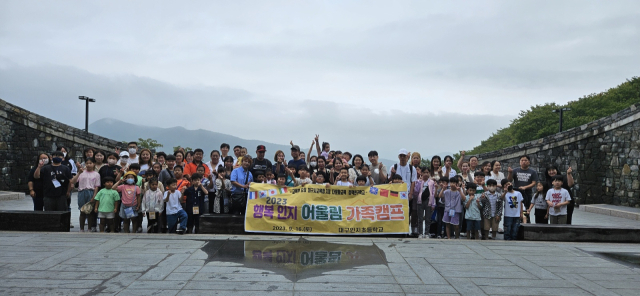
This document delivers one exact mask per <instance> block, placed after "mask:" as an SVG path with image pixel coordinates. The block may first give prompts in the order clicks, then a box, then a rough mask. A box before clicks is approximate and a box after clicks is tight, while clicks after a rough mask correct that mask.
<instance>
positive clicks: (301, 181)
mask: <svg viewBox="0 0 640 296" xmlns="http://www.w3.org/2000/svg"><path fill="white" fill-rule="evenodd" d="M298 174H299V175H300V178H296V186H304V185H307V184H312V183H313V182H312V181H311V179H309V169H307V166H305V165H301V166H299V167H298Z"/></svg>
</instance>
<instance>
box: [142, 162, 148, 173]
mask: <svg viewBox="0 0 640 296" xmlns="http://www.w3.org/2000/svg"><path fill="white" fill-rule="evenodd" d="M147 170H149V165H148V164H143V165H141V166H140V171H141V172H145V171H147Z"/></svg>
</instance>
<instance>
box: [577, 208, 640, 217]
mask: <svg viewBox="0 0 640 296" xmlns="http://www.w3.org/2000/svg"><path fill="white" fill-rule="evenodd" d="M580 210H581V211H585V212H590V213H595V214H601V215H607V216H613V217H618V218H625V219H629V220H636V221H640V208H631V207H624V206H615V205H607V204H594V205H580Z"/></svg>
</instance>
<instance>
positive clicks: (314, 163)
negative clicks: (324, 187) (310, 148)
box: [309, 161, 318, 167]
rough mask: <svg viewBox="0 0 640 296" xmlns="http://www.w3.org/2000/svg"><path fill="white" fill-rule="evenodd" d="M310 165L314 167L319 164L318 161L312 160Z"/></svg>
mask: <svg viewBox="0 0 640 296" xmlns="http://www.w3.org/2000/svg"><path fill="white" fill-rule="evenodd" d="M309 165H310V166H313V167H314V166H317V165H318V163H317V162H315V161H312V162H309Z"/></svg>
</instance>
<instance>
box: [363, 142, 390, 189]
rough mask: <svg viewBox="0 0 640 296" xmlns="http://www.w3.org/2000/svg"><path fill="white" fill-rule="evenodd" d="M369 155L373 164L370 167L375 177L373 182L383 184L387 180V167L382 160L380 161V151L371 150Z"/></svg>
mask: <svg viewBox="0 0 640 296" xmlns="http://www.w3.org/2000/svg"><path fill="white" fill-rule="evenodd" d="M367 156H368V157H369V162H370V163H371V165H370V166H369V169H370V171H371V178H373V182H374V183H375V184H382V183H384V182H386V181H387V167H386V166H385V165H384V164H382V162H378V151H375V150H371V151H369V154H368V155H367Z"/></svg>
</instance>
